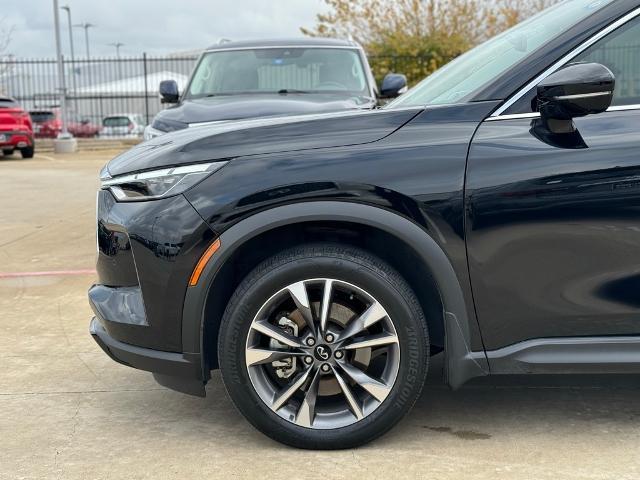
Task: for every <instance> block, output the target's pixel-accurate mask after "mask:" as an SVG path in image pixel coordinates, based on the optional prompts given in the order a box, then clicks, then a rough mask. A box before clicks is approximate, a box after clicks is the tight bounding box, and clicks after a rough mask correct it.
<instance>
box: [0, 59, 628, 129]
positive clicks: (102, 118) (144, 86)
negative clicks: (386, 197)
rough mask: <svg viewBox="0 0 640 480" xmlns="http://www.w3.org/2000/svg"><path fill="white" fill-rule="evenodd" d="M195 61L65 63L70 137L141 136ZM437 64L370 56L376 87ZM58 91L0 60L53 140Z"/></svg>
mask: <svg viewBox="0 0 640 480" xmlns="http://www.w3.org/2000/svg"><path fill="white" fill-rule="evenodd" d="M601 53H602V55H604V56H605V57H606V64H607V65H616V64H619V65H624V66H625V67H629V64H630V63H631V64H633V65H636V63H637V62H638V61H639V59H638V56H637V47H632V48H631V47H624V48H620V47H617V48H615V49H607V50H606V51H604V50H603V52H601ZM602 55H601V56H602ZM197 59H198V55H195V54H194V55H183V56H166V57H152V56H148V55H142V56H141V57H127V58H92V59H89V60H87V59H78V60H74V61H72V60H70V59H66V58H65V59H64V71H65V84H66V90H67V99H68V110H69V129H70V130H71V133H73V134H74V135H75V136H77V137H92V136H97V135H101V136H109V135H110V134H115V135H117V136H122V135H125V136H126V135H132V136H135V135H141V132H142V129H143V128H144V125H147V124H148V123H149V122H150V121H152V119H153V117H154V116H155V115H156V113H158V111H160V110H161V109H162V108H164V107H163V105H162V104H161V103H160V98H159V96H158V86H159V84H160V82H161V81H162V80H170V79H171V80H175V81H176V82H177V84H178V87H179V89H180V90H181V91H182V90H183V89H184V88H185V87H186V84H187V81H188V78H189V75H190V74H191V71H192V70H193V67H194V66H195V63H196V60H197ZM439 61H440V60H439V59H438V58H435V57H434V56H428V55H424V56H397V55H386V56H370V57H369V62H370V65H371V68H372V70H373V72H374V76H375V78H376V80H377V81H378V82H381V81H382V78H383V77H384V76H385V75H386V74H387V73H389V72H395V73H404V74H405V75H407V78H408V80H409V84H410V85H414V84H415V83H417V82H418V81H419V80H421V79H422V78H424V77H426V76H427V75H429V74H430V73H432V72H433V71H434V69H435V68H436V67H437V65H438V64H439ZM603 61H604V60H603ZM625 70H629V68H625ZM631 70H632V71H638V70H637V69H635V70H634V69H631ZM615 73H618V72H615ZM623 82H624V84H623ZM58 88H59V87H58V75H57V66H56V61H55V59H20V60H17V59H9V60H7V59H5V60H0V95H8V96H11V97H14V98H15V99H16V100H18V101H19V102H20V103H21V104H22V106H23V107H24V108H25V109H27V110H28V111H29V112H31V115H32V118H33V120H34V122H35V123H36V124H37V125H36V130H37V131H36V135H37V136H39V137H51V138H53V137H55V136H56V134H57V132H56V131H55V128H47V125H52V124H55V122H56V119H58V118H59V115H60V112H59V90H58ZM620 88H624V89H625V90H634V91H635V90H638V89H640V79H638V78H635V77H634V78H624V79H621V82H620ZM58 124H59V121H58Z"/></svg>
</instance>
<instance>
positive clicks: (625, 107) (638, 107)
mask: <svg viewBox="0 0 640 480" xmlns="http://www.w3.org/2000/svg"><path fill="white" fill-rule="evenodd" d="M631 110H640V104H638V105H617V106H615V107H609V108H608V109H607V112H626V111H631ZM527 118H540V113H538V112H531V113H512V114H509V115H500V116H499V117H489V118H487V120H486V121H487V122H499V121H501V120H522V119H527Z"/></svg>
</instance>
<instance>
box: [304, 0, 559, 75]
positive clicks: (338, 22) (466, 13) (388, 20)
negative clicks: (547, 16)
mask: <svg viewBox="0 0 640 480" xmlns="http://www.w3.org/2000/svg"><path fill="white" fill-rule="evenodd" d="M324 1H325V3H326V4H327V6H328V7H329V10H328V12H327V13H325V14H320V15H318V16H317V19H316V20H317V21H316V25H315V27H314V28H312V29H305V28H302V29H301V30H302V32H303V33H304V34H305V35H309V36H318V37H343V38H353V39H354V40H357V41H358V42H359V43H361V44H362V45H363V46H364V47H365V49H366V50H367V52H368V53H369V54H370V55H372V56H378V57H380V56H387V57H389V56H397V57H404V58H409V57H413V58H418V57H419V58H420V61H416V62H414V63H413V64H411V65H409V64H407V65H405V66H404V73H406V74H407V76H408V78H409V80H410V81H411V82H414V81H417V80H419V79H421V78H423V77H424V76H425V75H428V74H429V73H431V72H433V71H434V70H436V69H437V68H439V67H441V66H442V65H444V64H445V63H447V62H448V61H450V60H451V59H453V58H455V57H456V56H458V55H460V54H461V53H463V52H464V51H466V50H468V49H469V48H471V47H473V46H474V45H476V44H478V43H480V42H482V41H484V40H486V39H487V38H489V37H492V36H493V35H496V34H497V33H500V32H502V31H504V30H506V29H507V28H509V27H511V26H513V25H515V24H516V23H518V22H520V21H521V20H523V19H524V18H526V17H528V16H530V15H532V14H534V13H536V12H538V11H540V10H542V9H543V8H545V7H547V6H549V5H551V4H553V3H557V2H558V0H492V1H487V0H324ZM381 62H382V63H380V62H372V67H373V68H374V72H375V73H376V76H381V75H382V74H384V73H385V72H386V71H389V70H391V69H392V67H391V65H390V64H389V63H385V60H384V59H383V60H381Z"/></svg>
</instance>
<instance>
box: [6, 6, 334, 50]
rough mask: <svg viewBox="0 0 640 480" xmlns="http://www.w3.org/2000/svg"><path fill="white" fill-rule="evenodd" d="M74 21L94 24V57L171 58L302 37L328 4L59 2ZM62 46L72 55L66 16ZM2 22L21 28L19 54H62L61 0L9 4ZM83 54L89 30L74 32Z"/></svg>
mask: <svg viewBox="0 0 640 480" xmlns="http://www.w3.org/2000/svg"><path fill="white" fill-rule="evenodd" d="M59 3H60V5H61V6H62V5H69V6H70V7H71V15H72V21H73V23H83V22H89V23H94V24H96V27H95V28H93V29H90V30H89V41H90V49H91V55H92V56H94V54H95V55H96V56H97V55H115V48H114V47H112V46H109V43H114V42H122V43H124V44H125V45H124V46H123V47H122V48H121V54H122V55H140V54H141V53H142V52H147V53H150V54H163V53H172V52H181V51H188V50H196V49H200V48H204V47H206V46H208V45H210V44H213V43H215V42H217V41H218V40H219V39H220V38H229V39H234V40H240V39H251V38H265V37H292V36H295V37H298V36H301V33H300V27H301V26H308V27H311V26H313V25H314V23H315V15H316V14H317V13H318V12H321V11H323V10H324V9H325V7H324V2H323V1H322V0H59ZM60 14H61V17H60V21H61V27H62V48H63V52H64V53H65V55H67V54H68V52H69V41H68V38H69V34H68V30H67V27H68V25H67V17H66V12H65V11H61V12H60ZM0 18H4V20H3V23H4V25H5V26H6V25H13V26H14V32H13V36H12V40H11V43H10V45H9V48H8V49H7V51H8V53H12V54H14V55H16V56H18V57H51V56H53V55H55V37H54V30H53V0H2V9H1V10H0ZM74 45H75V50H76V56H84V55H85V47H84V45H85V44H84V31H83V30H82V29H79V28H76V29H74Z"/></svg>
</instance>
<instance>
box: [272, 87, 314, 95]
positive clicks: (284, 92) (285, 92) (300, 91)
mask: <svg viewBox="0 0 640 480" xmlns="http://www.w3.org/2000/svg"><path fill="white" fill-rule="evenodd" d="M287 93H311V92H310V91H308V90H296V89H295V88H283V89H282V90H278V94H280V95H286V94H287Z"/></svg>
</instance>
